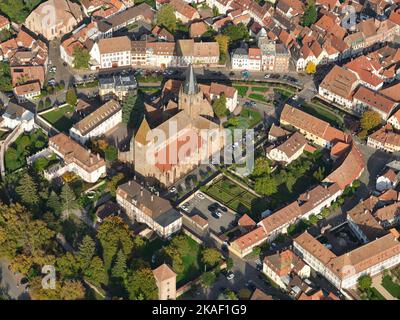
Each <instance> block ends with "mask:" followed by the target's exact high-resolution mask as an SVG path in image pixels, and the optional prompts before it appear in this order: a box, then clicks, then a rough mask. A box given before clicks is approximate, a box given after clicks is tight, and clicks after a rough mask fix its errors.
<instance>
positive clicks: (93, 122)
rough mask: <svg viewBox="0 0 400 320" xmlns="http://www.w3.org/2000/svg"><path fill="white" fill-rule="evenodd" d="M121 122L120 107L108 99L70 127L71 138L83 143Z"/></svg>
mask: <svg viewBox="0 0 400 320" xmlns="http://www.w3.org/2000/svg"><path fill="white" fill-rule="evenodd" d="M121 122H122V107H121V105H120V104H119V103H118V102H117V101H115V100H110V101H108V102H106V103H105V104H103V105H102V106H101V107H100V108H98V109H97V110H96V111H94V112H92V113H90V114H89V115H88V116H86V117H85V118H83V119H82V120H81V121H79V122H77V123H76V124H74V126H73V127H72V128H71V129H70V131H69V134H70V136H71V138H73V139H75V140H76V141H79V142H80V143H81V144H85V143H86V142H87V141H88V140H89V139H92V138H95V137H99V136H101V135H103V134H105V133H106V132H107V131H109V130H111V129H113V128H114V127H115V126H117V125H118V124H119V123H121Z"/></svg>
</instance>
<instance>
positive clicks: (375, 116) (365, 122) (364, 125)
mask: <svg viewBox="0 0 400 320" xmlns="http://www.w3.org/2000/svg"><path fill="white" fill-rule="evenodd" d="M380 124H381V117H380V115H379V113H378V112H376V111H366V112H364V114H363V115H362V117H361V129H363V130H365V131H366V132H367V133H368V132H370V131H371V130H373V129H375V128H376V127H378V126H379V125H380Z"/></svg>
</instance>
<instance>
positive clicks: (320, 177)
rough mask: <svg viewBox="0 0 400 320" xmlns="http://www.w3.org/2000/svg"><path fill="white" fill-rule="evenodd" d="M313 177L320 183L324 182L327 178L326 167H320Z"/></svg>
mask: <svg viewBox="0 0 400 320" xmlns="http://www.w3.org/2000/svg"><path fill="white" fill-rule="evenodd" d="M313 177H314V178H315V179H316V180H318V181H322V180H324V178H325V168H324V167H318V169H317V170H316V171H315V172H314V173H313Z"/></svg>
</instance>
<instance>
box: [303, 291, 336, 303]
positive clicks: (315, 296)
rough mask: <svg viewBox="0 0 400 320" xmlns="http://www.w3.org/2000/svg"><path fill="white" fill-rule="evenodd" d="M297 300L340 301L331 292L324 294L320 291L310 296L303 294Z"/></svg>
mask: <svg viewBox="0 0 400 320" xmlns="http://www.w3.org/2000/svg"><path fill="white" fill-rule="evenodd" d="M298 300H304V301H315V300H340V299H339V298H338V297H337V296H336V295H335V294H334V293H333V292H329V293H328V294H325V293H324V292H323V291H322V290H318V291H316V292H314V293H311V294H307V293H305V292H303V293H302V294H301V295H300V297H299V298H298Z"/></svg>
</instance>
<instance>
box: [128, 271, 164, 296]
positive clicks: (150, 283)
mask: <svg viewBox="0 0 400 320" xmlns="http://www.w3.org/2000/svg"><path fill="white" fill-rule="evenodd" d="M127 290H128V292H129V298H130V299H131V300H156V299H157V298H158V288H157V285H156V280H155V279H154V276H153V271H152V270H151V269H150V268H142V269H139V270H135V271H133V272H132V273H131V275H130V276H129V278H128V285H127Z"/></svg>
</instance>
